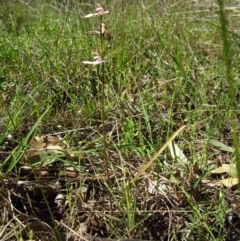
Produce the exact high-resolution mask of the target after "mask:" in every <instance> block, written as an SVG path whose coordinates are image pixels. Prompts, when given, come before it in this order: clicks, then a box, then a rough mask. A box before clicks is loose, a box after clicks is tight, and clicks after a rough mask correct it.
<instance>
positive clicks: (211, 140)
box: [209, 139, 234, 152]
mask: <svg viewBox="0 0 240 241" xmlns="http://www.w3.org/2000/svg"><path fill="white" fill-rule="evenodd" d="M209 141H210V143H212V144H213V145H214V146H216V147H219V148H220V149H221V150H223V151H227V152H234V149H233V148H232V147H230V146H226V145H225V144H223V143H222V142H220V141H218V140H214V139H210V140H209Z"/></svg>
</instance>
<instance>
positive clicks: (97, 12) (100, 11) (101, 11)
mask: <svg viewBox="0 0 240 241" xmlns="http://www.w3.org/2000/svg"><path fill="white" fill-rule="evenodd" d="M96 5H97V6H98V7H97V8H96V10H95V13H89V14H88V15H86V16H84V18H91V17H95V16H100V15H103V14H106V13H109V11H108V10H106V11H105V10H104V7H103V6H102V4H100V3H97V4H96Z"/></svg>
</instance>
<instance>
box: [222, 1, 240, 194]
mask: <svg viewBox="0 0 240 241" xmlns="http://www.w3.org/2000/svg"><path fill="white" fill-rule="evenodd" d="M217 2H218V6H219V19H220V24H221V34H222V42H223V49H222V51H223V59H224V62H225V68H226V79H227V82H228V97H229V101H230V107H231V109H232V111H231V112H230V115H231V116H230V119H231V120H232V121H231V126H232V130H233V144H234V155H235V160H236V165H237V174H238V180H240V159H239V141H238V128H237V124H238V123H237V115H236V112H235V111H234V110H235V109H236V104H235V94H236V93H235V92H236V91H235V89H234V86H235V84H237V83H236V82H235V81H234V78H233V75H232V71H233V70H232V65H231V60H232V58H231V42H230V40H229V31H228V29H227V18H226V15H225V11H224V3H223V0H218V1H217ZM238 188H239V189H240V182H238Z"/></svg>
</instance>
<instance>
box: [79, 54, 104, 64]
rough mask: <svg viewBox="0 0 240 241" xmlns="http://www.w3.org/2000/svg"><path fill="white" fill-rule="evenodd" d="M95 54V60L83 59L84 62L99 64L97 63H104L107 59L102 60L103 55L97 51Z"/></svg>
mask: <svg viewBox="0 0 240 241" xmlns="http://www.w3.org/2000/svg"><path fill="white" fill-rule="evenodd" d="M94 54H95V56H94V57H93V61H82V63H83V64H90V65H97V64H102V63H104V62H106V61H104V60H102V57H101V56H100V55H99V54H98V53H97V52H95V53H94Z"/></svg>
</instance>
